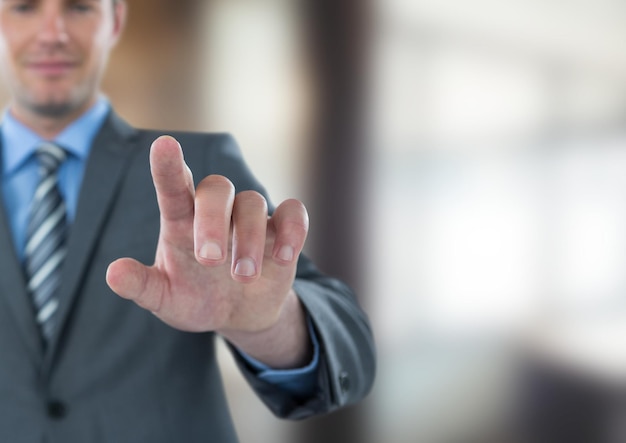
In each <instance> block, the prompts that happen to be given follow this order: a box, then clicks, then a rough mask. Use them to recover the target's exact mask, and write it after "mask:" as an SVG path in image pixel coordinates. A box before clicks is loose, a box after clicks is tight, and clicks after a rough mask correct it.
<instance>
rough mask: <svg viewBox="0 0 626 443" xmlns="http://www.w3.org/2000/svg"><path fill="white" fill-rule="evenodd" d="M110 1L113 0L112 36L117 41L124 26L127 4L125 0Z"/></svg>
mask: <svg viewBox="0 0 626 443" xmlns="http://www.w3.org/2000/svg"><path fill="white" fill-rule="evenodd" d="M111 1H113V37H114V38H115V42H116V43H117V40H119V38H120V36H121V35H122V32H123V31H124V27H125V26H126V15H127V6H126V1H125V0H117V1H116V0H111Z"/></svg>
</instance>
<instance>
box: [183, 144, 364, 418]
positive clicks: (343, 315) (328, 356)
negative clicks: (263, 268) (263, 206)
mask: <svg viewBox="0 0 626 443" xmlns="http://www.w3.org/2000/svg"><path fill="white" fill-rule="evenodd" d="M209 144H210V146H209V148H208V149H205V151H204V152H205V156H206V158H205V166H206V170H205V171H204V172H205V173H204V174H203V176H204V175H207V173H208V174H221V175H225V176H226V177H228V178H229V179H230V180H231V181H232V182H233V183H234V185H235V188H236V190H237V192H239V191H243V190H248V189H253V190H256V191H258V192H260V193H262V194H263V195H264V196H265V197H266V198H267V193H266V191H265V189H264V188H263V187H262V186H261V185H260V184H259V183H258V182H257V180H256V179H255V178H254V177H253V175H252V173H251V172H250V170H249V169H248V167H247V166H246V164H245V162H244V160H243V158H242V155H241V153H240V150H239V148H238V147H237V145H236V143H235V141H234V140H233V138H232V137H230V136H229V135H225V134H224V135H214V136H212V137H211V139H210V140H209ZM182 145H183V146H185V144H184V143H182ZM205 146H206V144H205ZM268 202H269V199H268ZM270 210H271V203H270ZM294 289H295V291H296V293H297V294H298V296H299V298H300V299H301V301H302V303H303V305H304V307H305V309H306V310H307V313H308V315H309V317H310V319H311V322H312V324H313V327H314V328H315V332H316V335H317V338H318V339H319V343H320V361H319V367H318V371H317V375H316V379H317V386H316V389H315V393H314V394H313V395H312V396H310V397H307V398H298V397H295V396H294V395H293V394H290V393H288V392H285V391H281V390H280V389H279V388H277V387H276V386H275V385H273V384H271V383H268V382H264V381H263V380H260V379H259V378H258V377H256V376H255V374H256V372H255V371H254V370H253V368H250V367H248V365H247V364H246V362H245V361H243V359H241V358H239V357H238V354H237V353H234V355H235V359H236V360H237V363H238V365H239V367H240V369H241V371H242V372H243V375H244V377H245V378H246V380H247V381H248V382H249V384H250V385H251V386H252V388H253V389H254V390H255V391H256V393H257V394H258V395H259V397H260V398H261V399H262V401H263V402H264V403H265V404H266V405H267V406H268V407H269V409H270V410H271V411H272V412H273V413H274V414H275V415H277V416H278V417H282V418H291V419H300V418H305V417H308V416H311V415H314V414H320V413H326V412H330V411H333V410H335V409H337V408H339V407H342V406H345V405H348V404H352V403H355V402H357V401H359V400H360V399H362V398H363V397H364V396H365V395H366V394H367V393H368V392H369V390H370V389H371V386H372V383H373V380H374V375H375V371H376V357H375V348H374V340H373V336H372V331H371V327H370V324H369V320H368V318H367V315H366V314H365V313H364V311H363V310H362V309H361V307H360V306H359V305H358V303H357V300H356V298H355V296H354V294H353V292H352V290H351V289H350V288H349V287H348V286H347V285H345V284H344V283H342V282H341V281H339V280H337V279H334V278H331V277H329V276H326V275H324V274H322V273H321V272H320V271H319V270H318V269H317V267H316V266H315V265H314V264H313V263H312V262H311V261H310V260H309V259H308V258H307V257H305V256H301V257H300V258H299V260H298V270H297V274H296V280H295V283H294Z"/></svg>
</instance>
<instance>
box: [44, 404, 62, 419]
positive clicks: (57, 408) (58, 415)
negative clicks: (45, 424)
mask: <svg viewBox="0 0 626 443" xmlns="http://www.w3.org/2000/svg"><path fill="white" fill-rule="evenodd" d="M47 410H48V417H50V418H52V419H54V420H60V419H62V418H63V417H65V416H66V415H67V407H66V406H65V404H64V403H63V402H61V401H58V400H50V401H49V402H48V405H47Z"/></svg>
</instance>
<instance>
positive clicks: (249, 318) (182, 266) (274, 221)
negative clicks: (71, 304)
mask: <svg viewBox="0 0 626 443" xmlns="http://www.w3.org/2000/svg"><path fill="white" fill-rule="evenodd" d="M150 167H151V171H152V178H153V181H154V186H155V188H156V193H157V199H158V204H159V209H160V212H161V231H160V234H159V241H158V246H157V250H156V258H155V263H154V264H153V265H152V266H145V265H143V264H141V263H139V262H138V261H136V260H134V259H131V258H120V259H118V260H116V261H114V262H113V263H111V264H110V265H109V268H108V271H107V276H106V279H107V283H108V284H109V286H110V287H111V289H112V290H113V291H115V292H116V293H117V294H118V295H120V296H121V297H123V298H127V299H130V300H133V301H134V302H135V303H137V304H138V305H139V306H141V307H142V308H145V309H147V310H149V311H151V312H152V313H154V315H156V316H157V317H158V318H160V319H161V320H162V321H164V322H165V323H167V324H169V325H170V326H172V327H174V328H177V329H181V330H185V331H216V332H218V333H220V334H222V335H224V336H225V337H226V338H227V339H229V340H230V341H231V342H233V344H235V345H236V346H238V347H240V348H241V349H242V350H243V351H245V352H248V353H250V354H251V355H252V356H254V357H256V358H259V359H260V360H261V361H265V362H266V363H267V364H270V365H275V366H293V365H298V364H301V363H302V361H304V360H305V359H306V356H307V355H308V346H307V344H308V335H307V332H306V325H305V321H304V318H305V317H304V313H303V308H302V306H301V304H300V302H299V300H298V299H297V297H296V295H295V293H294V291H293V289H292V284H293V281H294V278H295V272H296V265H297V258H298V255H299V254H300V252H301V250H302V247H303V245H304V241H305V238H306V235H307V231H308V216H307V212H306V209H305V207H304V205H303V204H302V203H301V202H299V201H297V200H287V201H285V202H283V203H282V204H281V205H279V206H278V207H277V208H276V210H275V211H274V213H273V215H272V216H271V217H268V212H267V211H268V210H267V202H266V201H265V198H264V197H263V196H262V195H260V194H259V193H257V192H254V191H244V192H240V193H238V194H235V188H234V186H233V184H232V183H231V182H230V181H229V180H228V179H227V178H225V177H223V176H217V175H212V176H208V177H206V178H205V179H203V180H202V181H201V182H200V184H199V185H198V187H197V189H195V188H194V183H193V177H192V174H191V170H190V169H189V167H188V166H187V165H186V164H185V161H184V158H183V152H182V149H181V147H180V145H179V144H178V142H177V141H176V140H175V139H173V138H172V137H168V136H163V137H159V138H158V139H157V140H156V141H155V142H154V143H153V144H152V148H151V151H150ZM285 334H287V335H285Z"/></svg>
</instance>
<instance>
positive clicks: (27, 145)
mask: <svg viewBox="0 0 626 443" xmlns="http://www.w3.org/2000/svg"><path fill="white" fill-rule="evenodd" d="M110 108H111V105H110V104H109V101H108V100H107V99H106V98H105V97H103V96H100V97H99V98H98V100H97V101H96V103H95V104H94V105H93V106H92V107H91V108H89V109H88V110H87V111H86V112H85V113H84V114H83V115H81V116H80V117H79V118H78V119H76V120H75V121H73V122H72V123H70V124H69V125H68V126H67V127H66V128H65V129H63V131H61V132H60V133H59V134H58V135H57V136H56V137H55V138H54V140H52V141H53V142H55V143H57V144H58V145H59V146H62V147H63V148H64V149H66V150H67V151H68V152H69V153H70V154H71V155H74V156H76V157H77V158H78V159H79V160H81V161H85V160H86V159H87V156H88V155H89V150H90V149H91V145H92V142H93V139H94V138H95V136H96V134H97V132H98V130H99V129H100V127H101V126H102V124H103V123H104V119H105V118H106V116H107V114H108V113H109V110H110ZM0 131H1V134H0V137H1V139H2V170H3V174H4V175H9V174H11V173H12V172H14V171H16V170H17V169H18V168H19V167H20V166H21V165H22V164H23V163H24V162H26V161H27V160H28V158H30V156H31V155H32V154H33V153H34V152H35V149H36V148H37V145H38V144H39V143H40V142H41V141H42V138H41V137H40V136H39V135H37V134H36V133H35V132H34V131H33V130H32V129H30V128H28V127H27V126H25V125H24V124H22V123H21V122H19V121H18V120H17V119H16V118H15V117H13V115H11V112H10V111H9V109H8V108H7V109H6V110H5V111H4V115H3V118H2V125H1V126H0Z"/></svg>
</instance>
